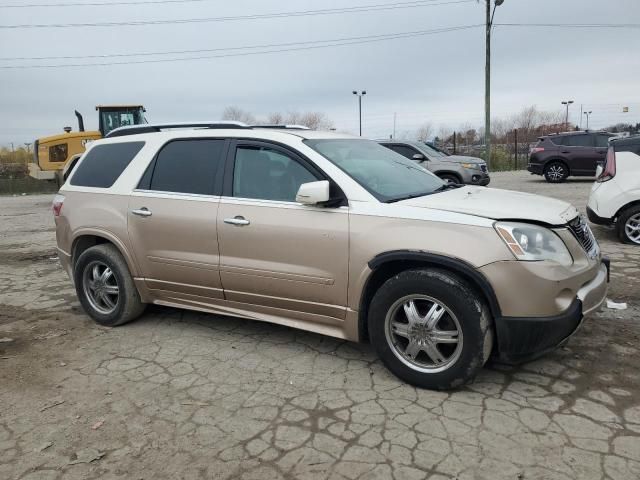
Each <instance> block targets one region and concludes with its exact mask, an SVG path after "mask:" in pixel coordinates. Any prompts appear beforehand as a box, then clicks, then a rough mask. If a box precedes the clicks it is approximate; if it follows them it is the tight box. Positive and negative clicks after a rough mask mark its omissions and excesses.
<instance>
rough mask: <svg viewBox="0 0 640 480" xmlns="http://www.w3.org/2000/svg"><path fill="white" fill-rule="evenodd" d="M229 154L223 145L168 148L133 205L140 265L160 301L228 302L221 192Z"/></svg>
mask: <svg viewBox="0 0 640 480" xmlns="http://www.w3.org/2000/svg"><path fill="white" fill-rule="evenodd" d="M224 149H225V140H223V139H186V140H175V141H172V142H169V143H167V144H166V145H165V146H164V147H163V148H162V149H161V150H160V152H159V153H158V155H157V156H156V158H155V159H154V160H153V161H152V162H151V165H149V167H148V169H147V172H146V173H145V174H144V176H143V178H142V180H141V182H140V185H139V186H138V188H137V189H136V190H135V191H134V192H133V193H132V195H131V197H130V199H129V212H128V229H129V237H130V239H131V244H132V245H133V250H134V254H135V258H136V262H137V263H138V265H139V267H140V270H141V272H142V275H143V276H144V279H145V283H146V285H147V286H148V287H149V288H150V289H151V290H154V291H156V292H157V293H156V295H158V296H160V297H162V296H172V295H175V294H176V293H178V294H181V295H191V296H197V297H211V298H218V299H221V298H223V293H222V286H221V282H220V272H219V267H220V259H219V251H218V238H217V226H216V219H217V214H218V206H219V202H220V197H219V193H220V192H219V191H218V192H217V193H218V195H216V188H218V189H220V188H221V187H222V170H223V163H224V162H223V158H224ZM216 180H218V182H216ZM216 183H218V186H217V187H216Z"/></svg>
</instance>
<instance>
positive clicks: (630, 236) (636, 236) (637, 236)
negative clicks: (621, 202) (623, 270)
mask: <svg viewBox="0 0 640 480" xmlns="http://www.w3.org/2000/svg"><path fill="white" fill-rule="evenodd" d="M616 230H617V232H618V238H620V240H621V241H622V242H623V243H630V244H633V245H640V205H635V206H632V207H629V208H627V209H625V210H623V211H622V213H621V214H620V216H619V217H618V220H617V221H616Z"/></svg>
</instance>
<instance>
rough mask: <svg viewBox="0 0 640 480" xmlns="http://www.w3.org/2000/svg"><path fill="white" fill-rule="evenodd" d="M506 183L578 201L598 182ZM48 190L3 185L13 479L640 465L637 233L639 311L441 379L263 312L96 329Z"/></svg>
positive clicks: (617, 250)
mask: <svg viewBox="0 0 640 480" xmlns="http://www.w3.org/2000/svg"><path fill="white" fill-rule="evenodd" d="M492 186H495V187H501V188H510V189H514V190H521V191H529V192H536V193H541V194H546V195H550V196H554V197H557V198H561V199H564V200H568V201H571V202H572V203H574V204H575V205H577V206H578V207H579V208H584V205H585V204H586V199H587V196H588V192H589V188H590V182H586V181H572V182H568V183H566V184H563V185H548V184H546V183H544V182H543V181H541V180H540V177H530V176H529V175H528V174H526V173H524V172H520V173H500V174H495V175H494V181H493V184H492ZM50 200H51V197H50V196H48V195H40V196H26V197H0V206H1V207H2V208H0V479H47V480H49V479H75V478H91V479H94V478H95V479H97V478H100V479H130V478H131V479H161V478H162V479H164V478H167V479H179V478H180V479H182V478H184V479H205V478H206V479H209V478H247V479H264V480H267V479H272V478H304V479H307V478H311V479H321V478H330V479H365V478H366V479H373V478H379V479H388V478H395V479H403V480H404V479H409V480H410V479H422V478H434V479H435V478H459V479H484V478H486V479H503V478H505V479H527V480H529V479H569V478H576V479H577V478H579V479H588V478H594V479H600V478H612V479H637V478H640V369H639V368H638V367H639V366H640V356H639V355H638V353H639V352H638V348H639V347H638V340H639V334H640V319H639V315H638V314H639V311H640V310H639V306H640V288H639V286H640V282H639V276H640V263H639V260H640V248H637V247H636V248H634V247H630V246H624V245H622V244H620V243H618V241H617V240H616V238H615V235H614V234H613V232H611V231H609V230H607V229H605V228H595V229H594V230H595V233H596V235H597V237H598V239H599V241H600V243H601V246H602V249H603V250H604V252H605V253H606V254H608V255H609V256H610V257H611V259H612V262H613V276H612V283H611V291H610V298H612V299H614V300H616V301H624V302H628V303H629V308H628V309H626V310H609V309H605V310H604V311H603V312H601V313H599V314H597V315H595V316H593V317H591V318H589V319H588V320H587V321H586V323H585V325H584V327H583V328H582V329H581V330H580V331H579V333H578V334H577V335H576V336H575V337H574V338H572V339H571V340H570V342H569V343H568V345H567V346H566V347H564V348H562V349H560V350H558V351H557V352H555V353H553V354H550V355H548V356H546V357H545V358H543V359H541V360H538V361H536V362H534V363H530V364H527V365H523V366H520V367H518V368H507V367H504V366H500V365H490V366H488V367H487V368H485V369H484V371H483V372H482V374H481V375H480V377H479V378H478V379H477V381H476V382H475V383H474V384H473V385H471V386H469V387H468V388H465V389H463V390H461V391H457V392H454V393H436V392H430V391H424V390H418V389H415V388H413V387H409V386H407V385H404V384H402V383H401V382H399V381H398V380H397V379H395V378H394V377H392V376H391V375H390V374H389V373H388V372H387V370H385V368H384V367H383V366H382V365H381V364H380V363H379V362H378V361H377V360H376V359H375V356H374V354H373V352H372V350H371V348H370V347H369V346H368V345H356V344H352V343H347V342H343V341H338V340H334V339H331V338H325V337H322V336H319V335H315V334H309V333H304V332H299V331H295V330H292V329H289V328H284V327H279V326H274V325H269V324H264V323H258V322H251V321H245V320H239V319H233V318H224V317H216V316H213V315H204V314H199V313H193V312H182V311H178V310H172V309H168V308H159V307H151V308H149V309H148V311H147V313H146V314H145V315H144V316H143V317H142V318H141V319H140V320H139V321H137V322H134V323H132V324H130V325H127V326H124V327H121V328H116V329H107V328H102V327H98V326H96V325H95V324H94V323H93V322H92V321H90V320H89V319H88V317H87V316H86V315H84V314H83V312H82V311H81V309H80V308H79V304H78V302H77V301H76V298H75V294H74V291H73V289H72V288H71V284H70V282H69V280H68V279H67V277H66V276H65V274H64V273H63V271H62V270H61V269H60V267H59V264H58V262H57V259H56V256H55V249H54V248H55V238H54V231H53V220H52V217H51V215H50V212H49V205H50ZM526 294H527V292H514V295H526Z"/></svg>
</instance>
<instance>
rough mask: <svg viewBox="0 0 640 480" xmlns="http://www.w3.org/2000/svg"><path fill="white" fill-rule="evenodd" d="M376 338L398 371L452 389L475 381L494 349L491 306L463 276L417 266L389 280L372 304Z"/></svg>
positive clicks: (371, 330) (424, 385)
mask: <svg viewBox="0 0 640 480" xmlns="http://www.w3.org/2000/svg"><path fill="white" fill-rule="evenodd" d="M368 320H369V334H370V338H371V343H372V344H373V347H374V348H375V350H376V352H377V353H378V356H379V357H380V359H381V360H382V362H383V363H384V364H385V365H386V366H387V368H388V369H389V370H391V372H392V373H393V374H395V375H396V376H397V377H399V378H400V379H402V380H404V381H405V382H407V383H410V384H412V385H415V386H418V387H422V388H429V389H435V390H448V389H452V388H457V387H460V386H462V385H464V384H466V383H469V382H471V381H472V380H473V379H474V377H475V376H476V374H477V373H478V371H479V370H480V369H481V368H482V367H483V366H484V364H485V362H486V361H487V359H488V358H489V355H490V354H491V350H492V348H493V326H492V322H491V319H490V315H489V311H488V309H487V307H486V306H485V304H484V302H483V301H482V299H481V298H480V297H479V296H478V294H477V293H476V292H475V291H474V290H473V289H472V288H471V287H470V286H469V285H468V284H467V283H466V282H464V281H463V280H462V279H461V278H459V277H457V276H456V275H453V274H451V273H449V272H447V271H444V270H435V269H434V270H431V269H415V270H407V271H404V272H401V273H399V274H397V275H395V276H394V277H392V278H390V279H389V280H387V281H386V282H385V283H384V284H383V285H382V286H381V287H380V289H379V290H378V291H377V292H376V294H375V296H374V297H373V300H372V302H371V305H370V308H369V319H368Z"/></svg>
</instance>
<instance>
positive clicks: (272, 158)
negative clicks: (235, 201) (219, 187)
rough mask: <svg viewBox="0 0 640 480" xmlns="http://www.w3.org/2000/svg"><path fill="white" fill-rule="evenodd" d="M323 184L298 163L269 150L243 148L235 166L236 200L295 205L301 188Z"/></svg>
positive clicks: (238, 151) (283, 154)
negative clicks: (304, 184) (270, 201)
mask: <svg viewBox="0 0 640 480" xmlns="http://www.w3.org/2000/svg"><path fill="white" fill-rule="evenodd" d="M317 180H321V178H318V177H317V176H316V175H314V174H313V173H311V172H310V171H309V170H307V168H306V167H304V166H303V165H301V164H300V163H299V162H298V161H297V160H295V159H294V158H292V157H290V156H289V155H287V154H285V153H283V152H281V151H280V150H276V149H272V148H269V147H261V146H249V145H240V146H238V147H237V148H236V156H235V162H234V166H233V192H232V194H233V196H234V197H239V198H256V199H261V200H278V201H285V202H295V201H296V194H297V193H298V189H299V188H300V185H302V184H303V183H308V182H315V181H317Z"/></svg>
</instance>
